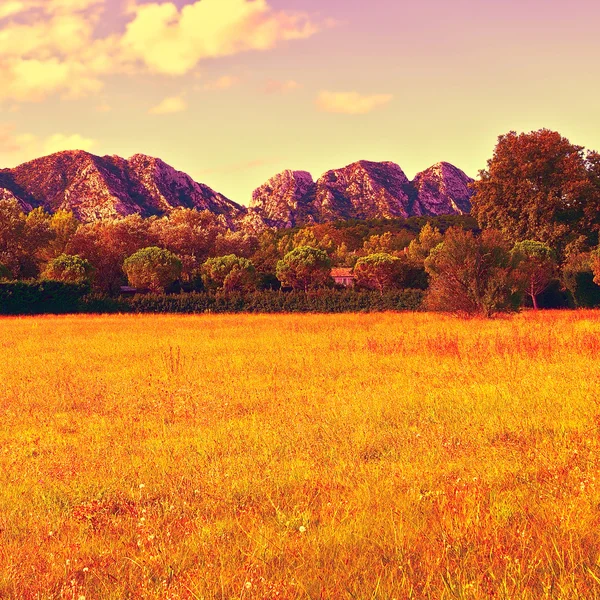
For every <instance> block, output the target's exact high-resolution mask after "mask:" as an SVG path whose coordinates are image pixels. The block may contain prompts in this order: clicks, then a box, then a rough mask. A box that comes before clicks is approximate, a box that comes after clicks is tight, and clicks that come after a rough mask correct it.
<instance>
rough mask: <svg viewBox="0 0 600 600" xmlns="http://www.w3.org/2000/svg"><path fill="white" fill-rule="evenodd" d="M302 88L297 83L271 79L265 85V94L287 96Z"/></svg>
mask: <svg viewBox="0 0 600 600" xmlns="http://www.w3.org/2000/svg"><path fill="white" fill-rule="evenodd" d="M301 87H302V86H301V85H300V84H299V83H298V82H297V81H293V80H290V81H276V80H274V79H271V80H269V81H267V83H266V84H265V88H264V89H265V92H266V93H267V94H287V93H289V92H293V91H295V90H298V89H300V88H301Z"/></svg>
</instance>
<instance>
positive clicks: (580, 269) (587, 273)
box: [561, 250, 600, 308]
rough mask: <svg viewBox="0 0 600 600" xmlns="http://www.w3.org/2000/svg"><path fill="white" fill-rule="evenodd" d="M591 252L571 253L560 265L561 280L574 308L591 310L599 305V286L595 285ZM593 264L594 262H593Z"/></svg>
mask: <svg viewBox="0 0 600 600" xmlns="http://www.w3.org/2000/svg"><path fill="white" fill-rule="evenodd" d="M592 254H593V253H592V252H583V251H581V250H579V251H574V252H571V253H569V254H568V255H567V258H566V259H565V261H564V262H563V264H562V268H561V279H562V283H563V285H564V287H565V288H566V289H567V290H568V291H569V292H570V294H571V297H572V298H573V303H574V304H575V306H577V307H580V308H591V307H594V306H598V305H600V286H598V285H596V283H595V281H594V279H595V276H594V271H593V268H592V262H593V261H594V258H593V256H592ZM594 262H595V261H594Z"/></svg>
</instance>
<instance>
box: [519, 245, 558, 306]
mask: <svg viewBox="0 0 600 600" xmlns="http://www.w3.org/2000/svg"><path fill="white" fill-rule="evenodd" d="M512 260H513V266H514V267H515V277H516V279H517V280H519V281H520V282H521V284H522V286H523V290H524V291H525V293H526V294H527V295H528V296H529V297H530V298H531V302H532V304H533V308H534V309H535V310H537V309H538V302H537V298H538V296H539V295H540V294H541V293H542V292H543V291H544V290H545V289H546V288H547V287H548V285H550V282H551V281H552V280H553V279H554V278H555V277H556V272H557V264H556V258H555V253H554V251H553V250H552V249H551V248H550V247H549V246H548V245H546V244H543V243H542V242H536V241H534V240H524V241H522V242H517V243H516V244H515V245H514V247H513V249H512Z"/></svg>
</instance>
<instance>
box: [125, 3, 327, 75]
mask: <svg viewBox="0 0 600 600" xmlns="http://www.w3.org/2000/svg"><path fill="white" fill-rule="evenodd" d="M133 11H134V14H135V16H134V18H133V20H132V21H131V22H130V23H128V25H127V30H126V32H125V35H124V36H123V38H122V40H121V45H122V47H123V49H124V52H125V53H126V55H127V56H128V57H129V58H131V59H132V60H136V61H138V62H140V63H142V64H143V65H145V66H146V67H147V68H148V69H149V70H150V71H152V72H155V73H164V74H169V75H184V74H186V73H188V72H189V71H191V70H192V69H193V68H194V67H195V66H196V65H197V64H198V63H199V62H200V61H201V60H203V59H207V58H218V57H222V56H230V55H233V54H237V53H240V52H246V51H249V50H268V49H270V48H273V47H274V46H276V45H277V44H278V43H280V42H282V41H286V40H294V39H303V38H308V37H310V36H312V35H314V34H315V33H316V32H317V31H318V30H319V27H318V26H317V25H316V24H315V23H313V22H312V21H311V19H310V18H309V16H308V15H306V14H305V13H291V12H286V11H274V10H273V9H272V8H271V7H270V6H269V5H268V3H267V0H201V1H197V2H194V3H193V4H188V5H186V6H184V7H183V8H182V9H181V10H179V9H178V8H177V6H175V4H173V3H171V2H168V3H161V4H159V3H153V4H142V5H139V6H135V7H134V9H133Z"/></svg>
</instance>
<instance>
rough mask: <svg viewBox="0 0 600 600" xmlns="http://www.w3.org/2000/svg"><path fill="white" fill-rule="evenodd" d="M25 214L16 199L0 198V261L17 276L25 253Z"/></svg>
mask: <svg viewBox="0 0 600 600" xmlns="http://www.w3.org/2000/svg"><path fill="white" fill-rule="evenodd" d="M24 239H25V215H24V214H23V210H22V209H21V205H20V204H19V203H18V202H17V200H0V263H2V264H3V265H4V266H5V267H6V268H7V269H8V270H9V271H10V273H11V274H12V276H13V277H15V278H17V277H19V276H20V274H21V273H20V272H21V262H22V258H23V256H24V255H25V253H26V249H25V248H24Z"/></svg>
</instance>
